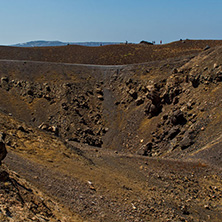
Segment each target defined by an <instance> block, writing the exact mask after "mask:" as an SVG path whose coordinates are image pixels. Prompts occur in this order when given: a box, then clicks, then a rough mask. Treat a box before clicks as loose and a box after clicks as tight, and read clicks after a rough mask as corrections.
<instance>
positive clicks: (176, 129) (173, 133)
mask: <svg viewBox="0 0 222 222" xmlns="http://www.w3.org/2000/svg"><path fill="white" fill-rule="evenodd" d="M179 132H180V128H179V127H178V126H174V127H172V128H171V129H170V131H169V133H168V137H169V139H173V138H174V137H175V136H176V135H177V134H178V133H179Z"/></svg>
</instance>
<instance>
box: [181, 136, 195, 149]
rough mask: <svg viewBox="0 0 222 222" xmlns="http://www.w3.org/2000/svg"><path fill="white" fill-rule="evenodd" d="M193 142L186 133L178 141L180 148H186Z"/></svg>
mask: <svg viewBox="0 0 222 222" xmlns="http://www.w3.org/2000/svg"><path fill="white" fill-rule="evenodd" d="M192 144H193V140H192V139H191V137H190V136H188V135H186V136H185V137H184V138H183V139H182V140H181V141H180V147H181V149H186V148H187V147H189V146H190V145H192Z"/></svg>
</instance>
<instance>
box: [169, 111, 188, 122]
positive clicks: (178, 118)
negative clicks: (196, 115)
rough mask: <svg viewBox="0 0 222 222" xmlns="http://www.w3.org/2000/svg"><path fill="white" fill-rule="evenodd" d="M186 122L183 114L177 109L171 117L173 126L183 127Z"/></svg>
mask: <svg viewBox="0 0 222 222" xmlns="http://www.w3.org/2000/svg"><path fill="white" fill-rule="evenodd" d="M186 122H187V120H186V118H185V117H184V115H183V112H182V111H181V110H180V109H177V110H176V111H174V112H173V114H172V116H171V123H172V124H173V125H177V124H180V125H183V124H185V123H186Z"/></svg>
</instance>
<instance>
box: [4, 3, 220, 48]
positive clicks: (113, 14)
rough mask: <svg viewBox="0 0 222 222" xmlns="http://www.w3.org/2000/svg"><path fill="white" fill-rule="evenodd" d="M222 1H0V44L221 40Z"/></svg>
mask: <svg viewBox="0 0 222 222" xmlns="http://www.w3.org/2000/svg"><path fill="white" fill-rule="evenodd" d="M221 10H222V0H186V1H185V0H152V1H151V0H137V1H136V0H118V1H117V0H112V1H111V0H0V27H1V35H0V45H6V44H14V43H21V42H27V41H32V40H59V41H66V42H85V41H112V42H116V41H117V42H119V41H120V42H122V41H123V42H124V41H126V40H127V41H129V42H140V41H141V40H147V41H156V42H159V41H160V40H163V42H164V43H165V42H171V41H175V40H179V39H181V38H182V39H186V38H189V39H222V13H221Z"/></svg>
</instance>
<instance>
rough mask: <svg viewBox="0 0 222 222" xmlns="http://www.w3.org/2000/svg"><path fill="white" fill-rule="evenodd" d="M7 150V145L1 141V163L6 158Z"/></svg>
mask: <svg viewBox="0 0 222 222" xmlns="http://www.w3.org/2000/svg"><path fill="white" fill-rule="evenodd" d="M6 155H7V150H6V148H5V144H4V143H3V142H1V141H0V163H1V161H2V160H3V159H4V158H5V157H6Z"/></svg>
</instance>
